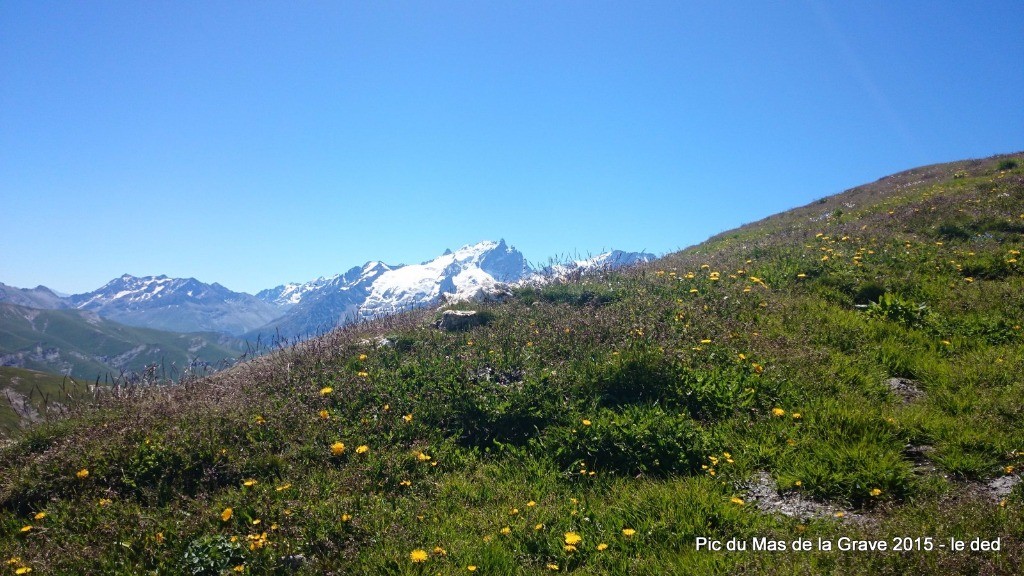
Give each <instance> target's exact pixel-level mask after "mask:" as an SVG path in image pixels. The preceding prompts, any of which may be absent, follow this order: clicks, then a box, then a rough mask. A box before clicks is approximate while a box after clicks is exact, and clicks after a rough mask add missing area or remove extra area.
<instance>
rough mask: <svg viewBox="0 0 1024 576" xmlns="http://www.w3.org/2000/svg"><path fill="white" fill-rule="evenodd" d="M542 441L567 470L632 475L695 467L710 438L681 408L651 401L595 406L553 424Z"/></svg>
mask: <svg viewBox="0 0 1024 576" xmlns="http://www.w3.org/2000/svg"><path fill="white" fill-rule="evenodd" d="M584 419H586V421H587V422H589V425H588V424H586V423H585V422H584ZM545 444H546V445H547V446H549V447H550V448H551V449H552V450H553V453H554V457H555V460H556V461H557V462H558V463H559V464H560V465H561V466H563V467H564V468H566V469H568V470H569V471H571V472H575V471H577V470H578V469H579V468H578V467H582V468H584V469H586V470H596V471H597V472H598V473H601V472H615V473H618V474H624V475H630V476H632V475H637V474H650V475H666V474H690V473H693V472H695V471H698V470H699V469H700V465H701V463H702V462H704V461H705V459H706V457H707V455H708V454H710V453H711V452H712V450H711V446H712V444H713V443H712V441H711V438H710V437H709V435H708V434H707V433H706V432H705V431H704V430H703V429H702V428H701V427H700V425H698V424H697V422H696V421H694V420H693V419H691V418H689V417H687V416H686V415H685V414H678V413H671V412H667V411H665V410H663V409H662V408H660V407H657V406H654V407H644V406H628V407H626V408H625V409H624V410H623V411H621V412H616V411H614V410H610V409H607V408H606V409H601V410H598V411H597V413H596V414H594V415H593V416H590V417H589V418H580V419H579V420H576V421H574V422H572V424H571V425H564V426H559V427H556V428H554V429H552V431H551V433H550V434H549V435H547V437H546V438H545Z"/></svg>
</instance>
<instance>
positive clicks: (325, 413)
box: [320, 410, 331, 420]
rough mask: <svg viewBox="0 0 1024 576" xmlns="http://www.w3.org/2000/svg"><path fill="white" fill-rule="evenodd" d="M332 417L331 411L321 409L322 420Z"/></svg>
mask: <svg viewBox="0 0 1024 576" xmlns="http://www.w3.org/2000/svg"><path fill="white" fill-rule="evenodd" d="M330 417H331V413H330V412H328V411H327V410H321V411H320V419H321V420H328V419H330Z"/></svg>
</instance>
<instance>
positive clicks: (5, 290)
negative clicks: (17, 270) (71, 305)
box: [0, 282, 68, 310]
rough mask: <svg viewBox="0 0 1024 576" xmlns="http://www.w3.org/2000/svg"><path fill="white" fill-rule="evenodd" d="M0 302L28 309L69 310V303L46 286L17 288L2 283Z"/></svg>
mask: <svg viewBox="0 0 1024 576" xmlns="http://www.w3.org/2000/svg"><path fill="white" fill-rule="evenodd" d="M0 302H7V303H8V304H15V305H17V306H26V307H28V308H45V309H52V310H58V309H61V308H67V307H68V303H67V302H66V301H65V299H64V298H63V297H61V296H58V295H57V294H55V293H54V292H53V290H50V289H49V288H47V287H46V286H36V287H35V288H15V287H13V286H8V285H6V284H4V283H2V282H0Z"/></svg>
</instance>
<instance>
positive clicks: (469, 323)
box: [437, 310, 483, 332]
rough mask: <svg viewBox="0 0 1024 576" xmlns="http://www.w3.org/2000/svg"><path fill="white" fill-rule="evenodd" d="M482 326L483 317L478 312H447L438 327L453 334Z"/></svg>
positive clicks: (442, 315)
mask: <svg viewBox="0 0 1024 576" xmlns="http://www.w3.org/2000/svg"><path fill="white" fill-rule="evenodd" d="M480 324H483V317H481V316H480V314H479V313H477V311H476V310H445V311H444V313H443V314H441V320H440V321H439V322H438V323H437V327H438V328H440V329H441V330H447V331H449V332H451V331H455V330H469V329H470V328H472V327H474V326H479V325H480Z"/></svg>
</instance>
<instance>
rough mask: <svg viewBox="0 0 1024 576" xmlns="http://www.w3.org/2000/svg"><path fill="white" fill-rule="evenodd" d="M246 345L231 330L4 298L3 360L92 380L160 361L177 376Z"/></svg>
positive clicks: (0, 314) (0, 324)
mask: <svg viewBox="0 0 1024 576" xmlns="http://www.w3.org/2000/svg"><path fill="white" fill-rule="evenodd" d="M245 349H246V344H245V342H243V341H241V340H239V339H238V338H233V337H231V336H227V335H225V334H219V333H215V332H207V333H176V332H167V331H162V330H153V329H150V328H139V327H134V326H125V325H123V324H118V323H117V322H113V321H111V320H107V319H104V318H101V317H99V316H98V315H97V314H96V313H95V312H88V311H84V310H73V309H63V310H41V309H39V308H27V307H25V306H18V305H16V304H10V303H6V302H0V366H16V367H19V368H27V369H31V370H42V371H44V372H51V373H57V374H68V375H71V376H74V377H76V378H81V379H87V380H91V379H94V378H96V377H97V376H100V377H102V376H104V375H107V374H109V375H113V376H118V375H120V374H122V373H141V372H143V371H144V370H145V369H146V368H147V367H156V368H157V369H158V370H160V371H161V372H162V374H161V375H166V376H167V377H175V376H177V375H180V374H181V372H183V371H184V370H186V369H188V368H189V367H194V366H196V365H199V366H200V367H213V368H216V367H219V366H220V364H221V363H222V362H224V361H230V360H232V359H234V358H236V357H238V356H240V355H241V354H242V352H244V351H245Z"/></svg>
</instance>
